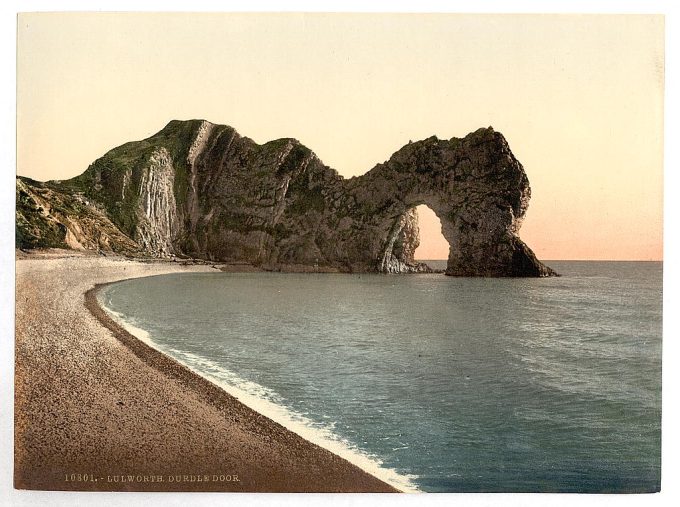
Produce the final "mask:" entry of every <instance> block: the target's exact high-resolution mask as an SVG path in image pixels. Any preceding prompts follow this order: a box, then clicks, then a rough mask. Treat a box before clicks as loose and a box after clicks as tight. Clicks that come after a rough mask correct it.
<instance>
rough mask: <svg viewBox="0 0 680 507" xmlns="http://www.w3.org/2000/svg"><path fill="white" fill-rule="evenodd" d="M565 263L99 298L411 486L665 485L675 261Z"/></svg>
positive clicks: (172, 284)
mask: <svg viewBox="0 0 680 507" xmlns="http://www.w3.org/2000/svg"><path fill="white" fill-rule="evenodd" d="M548 265H550V266H551V267H553V268H554V269H556V270H557V271H558V272H560V273H561V274H562V275H563V276H562V277H560V278H548V279H475V278H451V277H446V276H444V275H333V274H318V275H317V274H275V273H236V274H228V273H219V272H216V273H205V274H203V273H201V274H179V275H168V276H158V277H151V278H145V279H137V280H129V281H124V282H121V283H116V284H113V285H111V286H109V287H107V288H106V289H105V291H104V292H103V293H102V294H101V295H100V298H101V300H102V302H103V303H104V305H105V306H106V307H107V308H108V309H110V310H112V311H113V312H116V313H117V318H118V319H119V320H122V321H124V322H125V323H126V324H127V325H128V326H130V329H133V330H134V331H135V333H136V334H138V335H139V336H140V337H142V338H144V339H146V340H147V341H149V342H150V343H152V344H153V346H155V347H156V348H158V349H159V350H161V351H163V352H165V353H167V354H169V355H170V356H172V357H174V358H176V359H177V360H179V361H181V362H182V363H184V364H186V365H187V366H189V367H190V368H192V369H194V370H195V371H197V372H199V373H201V374H202V375H204V376H206V377H207V378H209V379H211V380H213V381H215V382H217V383H219V384H221V385H222V386H224V387H225V389H227V390H229V391H230V392H232V393H234V394H236V395H237V396H238V397H239V398H240V399H243V400H244V402H246V403H247V404H250V405H251V406H255V408H257V409H261V410H262V411H263V412H264V413H266V414H267V415H269V416H270V417H272V418H274V419H277V420H279V422H282V423H283V424H284V425H287V426H288V427H291V428H292V429H294V430H297V431H298V432H300V433H301V434H303V436H305V438H310V439H311V440H314V439H316V441H318V442H320V443H322V444H324V445H326V446H327V447H329V448H331V449H332V450H334V451H336V452H339V453H340V454H342V455H343V456H345V457H348V458H349V459H351V460H352V461H354V462H356V463H358V464H360V465H363V467H364V468H368V469H371V467H372V466H377V464H380V469H378V475H379V476H381V477H383V478H385V479H386V480H390V481H391V482H393V483H395V484H400V485H401V486H402V487H415V488H418V489H420V490H422V491H432V492H436V491H507V492H520V491H580V492H628V491H654V490H656V489H658V488H659V484H660V447H661V429H660V422H661V303H662V264H661V263H656V262H557V261H555V262H548Z"/></svg>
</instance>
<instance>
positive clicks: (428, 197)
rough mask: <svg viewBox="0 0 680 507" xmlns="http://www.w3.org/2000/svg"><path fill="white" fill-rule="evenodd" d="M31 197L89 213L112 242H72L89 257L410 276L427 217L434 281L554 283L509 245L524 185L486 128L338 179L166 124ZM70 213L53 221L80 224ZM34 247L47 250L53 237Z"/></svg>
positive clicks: (197, 127)
mask: <svg viewBox="0 0 680 507" xmlns="http://www.w3.org/2000/svg"><path fill="white" fill-rule="evenodd" d="M20 184H22V185H25V186H26V187H27V188H29V187H30V188H32V185H33V183H32V182H30V181H28V180H23V179H19V180H18V183H17V185H18V186H17V188H19V185H20ZM42 185H43V188H46V189H49V191H50V192H54V193H55V194H59V195H61V196H65V197H64V198H65V199H68V198H73V199H75V197H73V196H80V199H84V200H87V201H88V203H90V204H89V205H88V206H89V208H88V211H87V212H88V214H90V215H92V216H93V215H94V214H96V213H95V211H96V212H98V213H100V215H101V218H102V219H107V220H109V221H110V223H111V224H112V225H113V226H114V228H116V229H117V230H118V232H119V233H120V236H121V238H125V239H124V240H123V239H121V243H120V244H117V243H116V244H112V243H111V241H110V240H109V241H108V246H102V242H101V241H99V240H97V241H93V240H92V238H89V239H84V238H83V234H80V237H81V238H82V239H83V241H80V240H78V243H79V244H80V245H90V246H83V247H84V248H89V247H91V246H92V245H94V244H96V245H97V248H104V249H111V250H116V249H118V250H125V251H131V250H133V251H134V252H135V253H136V254H137V255H149V256H155V257H167V256H190V257H195V258H202V259H208V260H214V261H225V262H248V263H251V264H255V265H263V266H268V267H272V266H274V267H275V266H284V265H285V266H290V265H298V266H313V267H315V268H319V269H333V270H341V271H350V272H366V271H374V272H375V271H378V272H386V273H403V272H419V271H426V270H427V269H428V268H427V267H426V266H424V265H420V264H417V263H416V262H415V260H414V257H413V254H414V252H415V249H416V248H417V246H418V242H419V239H418V234H419V232H418V225H417V215H416V213H415V207H416V206H418V205H420V204H426V205H428V206H429V207H430V208H431V209H432V210H433V211H434V212H435V213H436V214H437V216H438V217H439V218H440V220H441V222H442V233H443V234H444V236H445V238H446V239H447V240H448V242H449V244H450V247H451V248H450V253H449V259H448V266H447V270H446V273H447V274H449V275H454V276H547V275H551V274H554V273H553V272H552V270H550V269H549V268H547V267H546V266H544V265H543V264H541V263H540V262H539V261H538V260H537V259H536V257H535V256H534V255H533V253H532V252H531V250H530V249H529V248H528V247H527V246H526V245H525V244H524V243H523V242H522V241H521V240H520V239H519V237H518V231H519V228H520V225H521V221H522V219H523V217H524V214H525V212H526V209H527V206H528V202H529V198H530V187H529V182H528V179H527V177H526V174H525V173H524V170H523V168H522V165H521V164H520V163H519V162H518V161H517V160H516V159H515V157H514V156H513V154H512V152H511V151H510V148H509V147H508V144H507V142H506V141H505V139H504V138H503V136H502V135H501V134H500V133H498V132H495V131H494V130H493V129H491V128H488V129H480V130H478V131H476V132H474V133H472V134H469V135H468V136H466V137H465V138H463V139H456V138H453V139H450V140H440V139H437V138H436V137H431V138H429V139H425V140H423V141H418V142H413V143H409V144H408V145H406V146H404V147H403V148H401V149H400V150H399V151H397V152H396V153H395V154H394V155H392V157H391V158H390V159H389V160H387V161H386V162H385V163H383V164H379V165H377V166H376V167H374V168H373V169H372V170H370V171H369V172H368V173H366V174H364V175H362V176H359V177H354V178H350V179H344V178H342V177H341V176H340V175H339V174H338V173H337V172H336V171H335V170H333V169H331V168H329V167H327V166H325V165H324V164H323V163H322V162H321V161H320V160H319V159H318V157H317V156H316V155H315V154H314V153H313V152H312V151H311V150H309V149H308V148H306V147H305V146H303V145H302V144H300V143H299V142H298V141H297V140H295V139H279V140H276V141H271V142H269V143H266V144H264V145H258V144H256V143H255V142H253V141H252V140H251V139H248V138H247V137H242V136H240V135H239V134H238V133H237V132H236V131H235V130H234V129H233V128H231V127H228V126H225V125H214V124H211V123H209V122H206V121H198V120H194V121H187V122H180V121H173V122H170V123H169V124H168V125H167V126H166V127H165V128H164V129H163V130H161V131H160V132H159V133H158V134H156V135H154V136H152V137H151V138H149V139H145V140H143V141H138V142H132V143H127V144H125V145H123V146H120V147H118V148H115V149H114V150H111V151H110V152H109V153H107V154H106V155H104V156H103V157H102V158H100V159H99V160H97V161H95V162H94V163H93V164H92V165H91V166H90V167H89V168H88V169H87V170H86V171H85V172H84V173H83V174H82V175H81V176H78V177H76V178H74V179H72V180H67V181H62V182H47V183H45V184H42ZM90 208H92V209H91V210H90ZM17 210H18V211H17V231H18V238H19V236H21V237H24V236H25V235H24V231H25V230H26V225H25V223H26V222H30V220H24V219H25V216H24V215H22V216H24V219H22V220H20V217H19V208H17ZM97 210H98V211H97ZM22 213H24V212H22ZM78 213H80V212H76V213H75V216H71V215H69V214H67V216H64V217H62V218H63V220H61V219H59V220H57V221H58V222H59V223H60V224H63V225H64V226H66V224H64V222H67V221H68V220H75V221H76V222H78V223H79V221H80V216H79V214H78ZM24 214H29V215H30V213H29V212H28V211H25V213H24ZM98 216H99V215H98ZM57 228H58V226H57ZM67 229H68V230H69V231H72V232H73V231H74V229H75V228H74V227H71V228H70V229H69V228H68V227H67ZM46 230H47V229H46ZM53 232H54V231H53ZM73 234H75V233H73ZM47 236H49V238H51V239H46V240H45V242H47V243H49V242H50V241H53V238H57V237H60V233H56V232H55V234H52V233H50V235H47ZM47 236H46V237H47ZM85 236H87V234H85ZM107 237H111V235H110V234H107ZM72 240H73V238H71V236H69V241H70V242H71V243H72V244H73V245H75V243H74V242H73V241H72ZM61 242H62V244H65V243H66V233H64V234H63V240H61ZM34 243H35V242H34Z"/></svg>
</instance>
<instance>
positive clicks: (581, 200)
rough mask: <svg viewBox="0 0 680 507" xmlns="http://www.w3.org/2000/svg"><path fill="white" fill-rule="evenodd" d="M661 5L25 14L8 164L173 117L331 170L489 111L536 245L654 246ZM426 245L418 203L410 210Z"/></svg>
mask: <svg viewBox="0 0 680 507" xmlns="http://www.w3.org/2000/svg"><path fill="white" fill-rule="evenodd" d="M663 51H664V50H663V17H661V16H619V15H600V16H596V15H454V14H433V15H426V14H418V15H413V14H402V15H398V14H376V15H366V14H363V15H359V14H357V15H353V14H340V15H338V14H334V15H324V14H250V15H249V14H140V13H136V14H73V13H69V14H46V13H39V14H22V15H20V17H19V30H18V76H17V81H18V83H17V84H18V93H17V107H18V124H17V127H18V131H17V135H18V173H19V174H21V175H26V176H30V177H33V178H36V179H39V180H45V179H64V178H68V177H71V176H75V175H77V174H79V173H81V172H82V171H83V170H85V169H86V168H87V166H88V165H89V164H90V163H91V162H92V161H93V160H95V159H96V158H97V157H99V156H101V155H102V154H103V153H105V152H106V151H107V150H108V149H110V148H112V147H114V146H117V145H120V144H122V143H124V142H127V141H130V140H136V139H142V138H144V137H147V136H149V135H151V134H153V133H155V132H156V131H158V130H160V129H161V128H162V127H163V126H164V125H165V124H166V123H167V122H168V121H169V120H171V119H174V118H177V119H190V118H205V119H207V120H210V121H212V122H214V123H226V124H229V125H232V126H233V127H235V128H236V129H237V130H238V131H239V132H240V133H241V134H243V135H246V136H249V137H251V138H253V139H254V140H255V141H257V142H265V141H268V140H271V139H275V138H278V137H295V138H297V139H299V140H300V141H301V142H303V143H304V144H305V145H307V146H308V147H310V148H311V149H313V150H314V151H315V152H316V153H317V154H318V155H319V157H320V158H321V159H322V160H323V161H324V162H325V163H326V164H328V165H330V166H332V167H334V168H336V169H337V170H338V171H339V172H340V173H341V174H343V175H345V176H351V175H355V174H361V173H363V172H365V171H367V170H368V169H370V168H371V167H373V166H374V165H375V164H376V163H379V162H382V161H384V160H386V159H387V158H388V157H389V156H390V155H391V154H392V153H393V152H394V151H395V150H397V149H398V148H399V147H401V146H402V145H403V144H405V143H407V142H408V141H409V139H412V140H416V139H422V138H425V137H428V136H430V135H433V134H435V135H437V136H438V137H440V138H450V137H454V136H456V137H462V136H464V135H465V134H467V133H468V132H470V131H472V130H475V129H477V128H479V127H485V126H489V125H491V126H493V127H494V128H495V129H496V130H498V131H500V132H502V133H503V134H504V135H505V137H506V138H507V139H508V141H509V143H510V146H511V148H512V150H513V152H514V153H515V155H516V156H517V158H518V159H519V160H520V161H521V162H522V163H523V165H524V167H525V170H526V172H527V174H528V176H529V180H530V181H531V186H532V191H533V197H532V200H531V204H530V206H529V211H528V214H527V219H526V221H525V223H524V226H523V228H522V230H521V237H522V238H523V239H524V240H525V241H526V242H527V243H528V244H529V245H530V246H531V247H532V248H533V249H534V251H535V252H536V254H537V255H538V257H539V258H542V259H645V260H646V259H661V258H662V211H663V202H662V197H663V167H662V165H663V164H662V148H663V146H662V128H663V75H664V74H663V73H664V70H663V69H664V52H663ZM421 222H422V223H421V231H422V239H423V243H424V245H423V249H421V250H420V251H419V252H418V253H419V256H420V257H422V258H440V257H445V256H446V253H445V252H446V246H445V245H440V246H439V247H437V246H428V244H427V243H428V241H427V240H428V239H429V238H434V237H435V233H434V232H432V229H433V227H435V226H434V224H435V221H434V219H433V218H428V217H425V219H424V220H422V221H421Z"/></svg>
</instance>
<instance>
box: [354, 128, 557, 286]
mask: <svg viewBox="0 0 680 507" xmlns="http://www.w3.org/2000/svg"><path fill="white" fill-rule="evenodd" d="M352 183H353V184H352V185H350V188H349V189H348V190H349V192H350V193H353V195H355V196H356V198H357V200H358V202H359V203H360V204H365V205H367V206H368V207H369V208H372V214H371V217H370V218H369V219H368V220H367V222H366V228H367V231H366V236H367V237H366V238H365V239H366V240H367V241H370V237H371V236H373V237H375V238H376V240H375V241H371V244H372V245H373V248H376V247H377V250H378V252H377V255H375V257H376V259H377V269H378V271H383V272H394V271H399V268H398V267H399V266H400V265H402V264H403V265H404V267H403V268H402V269H401V270H402V271H409V267H408V264H409V262H408V261H409V259H405V258H403V257H402V258H400V257H399V255H395V254H394V251H393V249H392V248H391V247H392V245H394V244H395V243H399V242H401V243H404V242H406V243H408V242H409V241H411V242H413V239H412V238H408V237H407V236H408V234H409V233H410V231H413V230H414V229H415V228H414V227H413V224H412V222H413V218H412V217H411V216H410V211H409V210H411V209H412V208H414V207H416V206H418V205H421V204H425V205H427V206H428V207H429V208H430V209H432V210H433V211H434V212H435V214H436V215H437V217H439V219H440V220H441V223H442V233H443V235H444V237H445V238H446V240H447V241H448V243H449V246H450V248H449V257H448V263H447V269H446V274H447V275H451V276H549V275H554V274H555V273H554V272H553V271H552V270H551V269H550V268H548V267H546V266H544V265H543V264H542V263H540V262H539V261H538V260H537V259H536V256H535V255H534V254H533V252H532V251H531V249H530V248H529V247H528V246H527V245H526V244H524V242H522V241H521V240H520V239H519V236H518V231H519V228H520V226H521V223H522V220H523V218H524V215H525V213H526V209H527V207H528V203H529V199H530V196H531V188H530V186H529V180H528V178H527V176H526V174H525V172H524V169H523V167H522V165H521V164H520V162H519V161H518V160H517V159H516V158H515V157H514V155H513V154H512V152H511V151H510V148H509V146H508V143H507V142H506V140H505V138H504V137H503V136H502V135H501V134H500V133H498V132H495V131H494V130H493V129H492V128H487V129H480V130H478V131H476V132H473V133H471V134H469V135H468V136H466V137H465V138H464V139H456V138H454V139H451V140H440V139H437V138H436V137H431V138H428V139H425V140H423V141H419V142H415V143H409V144H407V145H406V146H404V147H403V148H402V149H401V150H399V151H397V152H396V153H395V154H394V155H393V156H392V157H391V158H390V159H389V160H388V161H387V162H385V163H384V164H379V165H378V166H376V167H375V168H374V169H372V170H371V171H369V172H368V173H367V174H365V175H364V176H361V177H359V178H356V179H355V181H353V182H352ZM376 241H377V243H379V246H378V245H376ZM389 258H391V259H392V262H391V263H390V262H386V261H385V259H389Z"/></svg>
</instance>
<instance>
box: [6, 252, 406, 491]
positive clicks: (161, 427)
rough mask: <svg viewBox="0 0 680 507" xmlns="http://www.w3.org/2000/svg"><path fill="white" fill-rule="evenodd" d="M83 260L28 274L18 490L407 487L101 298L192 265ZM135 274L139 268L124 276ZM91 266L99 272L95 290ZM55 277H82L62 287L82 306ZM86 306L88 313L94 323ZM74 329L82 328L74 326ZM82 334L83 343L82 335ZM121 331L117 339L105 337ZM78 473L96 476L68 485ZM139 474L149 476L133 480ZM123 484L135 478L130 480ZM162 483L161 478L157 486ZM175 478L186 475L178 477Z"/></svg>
mask: <svg viewBox="0 0 680 507" xmlns="http://www.w3.org/2000/svg"><path fill="white" fill-rule="evenodd" d="M79 261H81V259H78V258H76V259H66V260H64V259H60V260H57V261H56V262H55V261H54V260H50V261H45V262H44V263H39V264H36V263H34V262H31V263H30V264H31V265H32V266H31V267H30V268H28V267H27V269H23V270H18V276H17V347H16V355H15V365H16V368H15V369H16V396H15V487H17V488H19V489H43V490H81V491H241V492H244V491H251V492H398V491H399V490H398V489H396V488H394V487H393V486H391V485H389V484H387V483H385V482H383V481H382V480H380V479H378V478H377V477H375V476H373V475H371V474H370V473H368V472H366V471H365V470H362V469H361V468H359V467H357V466H356V465H354V464H352V463H350V462H349V461H347V460H345V459H344V458H341V457H339V456H337V455H336V454H333V453H332V452H331V451H329V450H327V449H324V448H322V447H320V446H318V445H316V444H314V443H311V442H309V441H307V440H305V439H304V438H302V437H301V436H299V435H297V434H296V433H294V432H292V431H290V430H287V429H285V428H284V427H283V426H282V425H280V424H279V423H276V422H275V421H272V420H271V419H269V418H267V417H266V416H264V415H262V414H260V413H258V412H256V411H254V410H252V409H251V408H249V407H247V406H246V405H244V404H243V403H241V402H240V401H238V400H237V399H236V398H234V397H233V396H231V395H230V394H229V393H227V392H226V391H224V390H223V389H222V388H220V387H219V386H217V385H215V384H213V383H212V382H210V381H209V380H207V379H205V378H203V377H202V376H200V375H198V374H196V373H194V372H193V371H191V370H190V369H189V368H187V367H185V366H184V365H182V364H180V363H179V362H177V361H175V360H174V359H172V358H170V357H169V356H167V355H165V354H163V353H162V352H160V351H158V350H156V349H154V348H152V347H150V346H149V345H147V344H145V343H143V342H142V341H141V340H139V339H138V338H137V337H135V336H134V335H132V334H130V333H129V332H128V331H126V330H125V329H124V328H122V327H121V326H120V325H119V324H118V323H117V322H115V321H114V320H113V319H112V318H111V317H110V316H109V315H108V314H107V313H106V311H105V310H104V309H103V308H102V307H101V306H100V304H99V301H98V300H97V292H98V291H99V290H101V288H102V287H103V286H105V285H107V284H109V283H113V282H114V281H121V280H124V279H127V278H136V277H138V276H140V275H141V276H144V275H145V274H146V275H153V274H165V273H164V272H163V271H165V272H166V273H169V272H178V271H182V269H173V267H170V266H165V267H159V268H157V269H149V270H146V269H144V267H143V266H142V267H140V266H138V265H137V264H136V263H134V262H132V263H130V261H120V260H115V261H112V260H110V259H97V258H91V257H90V258H88V259H87V263H88V265H87V269H84V270H83V272H78V271H77V268H78V267H79V263H80V262H79ZM82 262H85V261H84V260H82ZM48 263H49V264H50V265H49V266H47V264H48ZM112 263H113V264H112ZM42 264H45V267H44V268H43V266H41V265H42ZM52 264H56V265H55V266H53V265H52ZM114 264H115V265H114ZM36 266H37V267H36ZM126 267H127V268H129V272H128V273H123V270H125V269H126ZM109 268H112V269H109ZM88 269H89V270H91V271H92V272H93V273H95V274H96V276H92V277H91V278H94V281H92V282H89V283H88V281H87V280H88V277H87V270H88ZM107 269H108V271H112V272H108V271H107ZM135 269H137V272H136V273H131V271H134V270H135ZM20 271H21V272H20ZM23 271H28V273H24V272H23ZM145 271H150V272H147V273H144V272H145ZM46 274H47V275H52V277H53V278H55V279H58V280H68V281H70V280H72V279H73V280H76V282H75V283H74V285H73V286H72V287H71V286H70V285H69V283H65V284H64V287H63V291H62V292H65V293H69V290H70V294H69V296H70V297H73V296H76V295H77V293H79V294H80V296H79V297H80V298H82V299H80V301H81V303H80V304H78V303H77V302H76V301H67V300H63V299H61V298H60V296H59V295H58V294H50V286H51V284H50V282H52V283H54V281H53V280H50V278H51V277H50V276H45V275H46ZM128 275H132V276H128ZM98 280H100V281H98ZM41 285H42V292H41V287H40V286H41ZM93 285H94V287H93ZM84 289H86V290H84ZM55 292H57V291H55ZM69 296H66V297H69ZM24 298H25V301H24ZM32 300H35V301H32ZM78 308H82V310H85V309H87V310H85V312H84V313H85V314H89V317H88V316H87V315H82V310H78ZM69 311H70V313H71V314H69ZM91 319H95V322H94V323H93V322H91ZM80 320H82V321H86V322H79V321H80ZM43 323H44V324H45V325H46V327H47V329H45V331H46V332H43V330H42V329H40V330H39V331H38V330H36V328H35V324H43ZM81 324H83V326H81ZM69 325H71V326H73V327H72V328H71V329H64V328H65V326H69ZM97 326H98V327H99V329H97ZM83 328H86V329H83ZM80 332H82V333H83V334H84V339H83V340H77V338H78V336H77V335H78V334H79V333H80ZM111 334H113V337H115V339H114V340H112V339H111V338H106V335H108V336H109V337H110V336H111ZM74 338H75V339H74ZM57 349H58V350H57ZM130 353H131V354H130ZM70 355H71V356H73V357H68V356H70ZM74 386H75V387H74ZM78 386H81V389H79V388H78ZM69 474H78V475H80V474H83V475H84V476H85V477H87V476H88V475H89V477H90V479H91V480H85V481H82V480H81V481H79V480H76V481H75V482H74V481H69V480H68V479H69V477H70V476H69ZM137 476H139V477H140V478H141V479H142V480H139V481H138V480H135V478H136V477H137ZM147 476H148V477H149V480H148V481H147V480H146V479H145V477H147ZM125 477H128V478H129V477H132V480H131V481H121V479H124V478H125ZM154 477H157V478H159V477H160V478H161V480H160V481H155V482H154V481H152V479H153V478H154ZM173 477H174V478H176V479H180V480H173V481H172V482H170V479H171V478H173ZM213 477H215V478H217V479H215V480H212V478H213ZM220 477H226V478H228V477H232V478H233V477H237V478H238V480H219V478H220ZM116 478H117V479H118V480H115V479H116ZM202 478H205V479H206V480H201V479H202ZM65 479H66V480H65ZM99 479H101V480H99ZM163 479H164V480H163Z"/></svg>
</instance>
